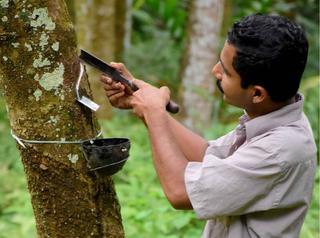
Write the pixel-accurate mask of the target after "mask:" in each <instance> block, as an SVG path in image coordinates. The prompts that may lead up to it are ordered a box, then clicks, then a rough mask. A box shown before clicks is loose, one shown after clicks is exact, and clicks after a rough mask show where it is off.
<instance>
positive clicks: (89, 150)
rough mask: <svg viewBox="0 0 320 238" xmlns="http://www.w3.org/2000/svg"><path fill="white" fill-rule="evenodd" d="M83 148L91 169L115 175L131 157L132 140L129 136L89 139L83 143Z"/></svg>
mask: <svg viewBox="0 0 320 238" xmlns="http://www.w3.org/2000/svg"><path fill="white" fill-rule="evenodd" d="M82 149H83V152H84V156H85V158H86V160H87V162H88V167H89V169H90V171H99V172H102V173H103V174H106V175H113V174H115V173H116V172H118V171H119V170H121V169H122V167H123V166H124V164H125V163H126V161H127V160H128V158H129V150H130V140H129V139H127V138H105V139H95V140H87V141H84V142H83V143H82Z"/></svg>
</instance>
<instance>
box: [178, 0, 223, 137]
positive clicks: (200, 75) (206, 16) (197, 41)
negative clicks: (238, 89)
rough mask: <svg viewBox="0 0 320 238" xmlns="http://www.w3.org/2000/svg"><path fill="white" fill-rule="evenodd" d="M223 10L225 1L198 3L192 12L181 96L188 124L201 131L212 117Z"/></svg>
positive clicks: (195, 2) (193, 4) (209, 0)
mask: <svg viewBox="0 0 320 238" xmlns="http://www.w3.org/2000/svg"><path fill="white" fill-rule="evenodd" d="M223 7H224V1H223V0H194V1H191V6H190V10H189V11H190V14H189V21H188V22H189V24H188V27H189V28H188V31H187V43H186V47H185V48H186V49H185V51H184V52H185V53H184V57H183V63H182V70H181V72H182V73H181V77H182V87H181V90H180V91H181V93H180V94H181V96H182V101H183V109H184V110H183V111H184V122H185V124H186V125H187V126H189V127H190V128H193V129H195V130H198V131H199V132H200V131H201V129H203V127H206V126H208V125H209V123H210V121H211V116H212V115H211V114H212V108H213V100H212V99H213V93H214V89H215V82H214V79H213V75H212V74H211V69H212V67H213V65H214V64H215V63H216V62H217V59H218V52H217V51H218V46H219V45H220V37H219V36H220V29H221V25H222V18H223Z"/></svg>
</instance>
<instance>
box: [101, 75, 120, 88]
mask: <svg viewBox="0 0 320 238" xmlns="http://www.w3.org/2000/svg"><path fill="white" fill-rule="evenodd" d="M100 81H101V82H102V83H103V84H104V86H103V87H104V89H105V90H106V91H107V90H120V91H123V90H124V89H125V86H124V85H123V84H121V83H120V82H114V81H113V80H112V79H111V78H110V77H108V76H105V75H102V76H101V77H100Z"/></svg>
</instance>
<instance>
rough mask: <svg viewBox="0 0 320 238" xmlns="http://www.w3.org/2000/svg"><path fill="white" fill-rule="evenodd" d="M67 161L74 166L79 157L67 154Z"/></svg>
mask: <svg viewBox="0 0 320 238" xmlns="http://www.w3.org/2000/svg"><path fill="white" fill-rule="evenodd" d="M68 159H69V160H70V161H71V163H73V164H75V163H77V161H78V160H79V156H78V155H77V154H75V155H73V154H68Z"/></svg>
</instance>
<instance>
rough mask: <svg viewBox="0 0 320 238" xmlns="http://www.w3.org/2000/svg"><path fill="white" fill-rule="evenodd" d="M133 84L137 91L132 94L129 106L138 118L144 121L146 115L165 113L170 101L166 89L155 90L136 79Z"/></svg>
mask: <svg viewBox="0 0 320 238" xmlns="http://www.w3.org/2000/svg"><path fill="white" fill-rule="evenodd" d="M134 84H135V85H137V86H138V88H139V90H137V91H135V92H134V93H133V95H132V97H131V100H130V104H131V106H132V108H133V112H134V113H135V114H136V115H137V116H138V117H140V118H143V119H144V118H145V116H146V114H149V115H150V114H155V113H157V112H159V111H163V112H165V111H166V105H167V104H168V102H169V100H170V90H169V88H168V87H161V88H156V87H154V86H151V85H150V84H148V83H146V82H144V81H142V80H138V79H135V80H134Z"/></svg>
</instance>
